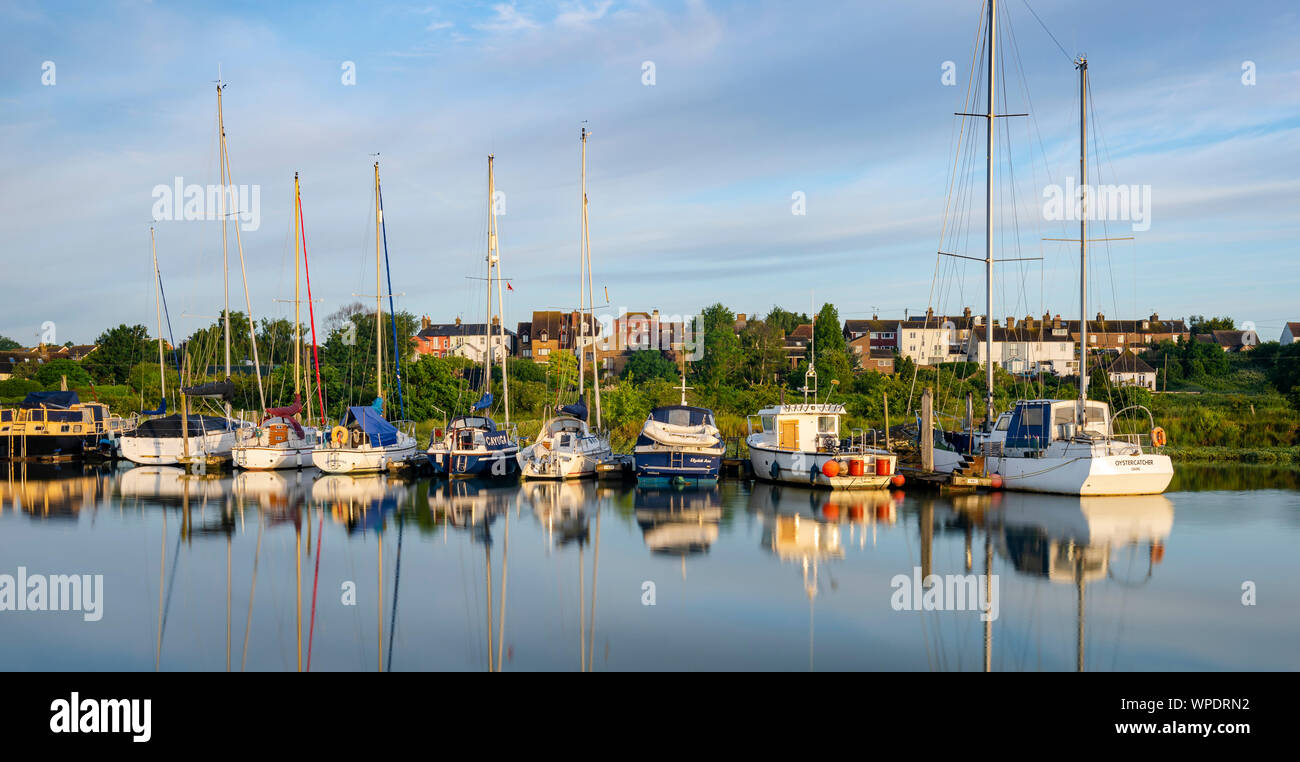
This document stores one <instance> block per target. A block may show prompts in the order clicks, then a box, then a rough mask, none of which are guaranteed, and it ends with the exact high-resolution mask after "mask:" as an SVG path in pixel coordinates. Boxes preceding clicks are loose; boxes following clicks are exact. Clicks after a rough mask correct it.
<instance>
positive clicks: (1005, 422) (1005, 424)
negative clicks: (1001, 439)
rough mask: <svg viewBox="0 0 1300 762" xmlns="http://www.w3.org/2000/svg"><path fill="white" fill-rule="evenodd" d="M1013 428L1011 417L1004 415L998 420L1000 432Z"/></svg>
mask: <svg viewBox="0 0 1300 762" xmlns="http://www.w3.org/2000/svg"><path fill="white" fill-rule="evenodd" d="M1010 427H1011V416H1009V415H1004V416H1001V417H999V418H998V431H1006V430H1007V429H1008V428H1010Z"/></svg>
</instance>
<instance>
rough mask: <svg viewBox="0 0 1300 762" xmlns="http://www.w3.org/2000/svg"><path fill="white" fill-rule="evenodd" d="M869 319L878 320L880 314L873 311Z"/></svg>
mask: <svg viewBox="0 0 1300 762" xmlns="http://www.w3.org/2000/svg"><path fill="white" fill-rule="evenodd" d="M871 319H872V320H879V319H880V316H879V315H877V314H876V313H874V312H873V313H871Z"/></svg>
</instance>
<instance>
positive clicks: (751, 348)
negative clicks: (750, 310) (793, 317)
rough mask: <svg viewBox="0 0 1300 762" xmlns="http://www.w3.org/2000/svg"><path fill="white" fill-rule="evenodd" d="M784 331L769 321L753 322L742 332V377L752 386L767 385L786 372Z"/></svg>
mask: <svg viewBox="0 0 1300 762" xmlns="http://www.w3.org/2000/svg"><path fill="white" fill-rule="evenodd" d="M783 339H784V331H783V330H782V329H781V328H780V327H779V326H778V325H777V324H776V323H771V322H768V321H767V320H751V321H749V322H748V324H746V326H745V329H744V330H743V331H741V332H740V351H741V357H742V364H741V370H740V372H741V375H742V376H743V377H744V379H745V380H746V381H748V382H749V383H751V384H766V383H768V382H770V381H771V380H772V374H773V373H776V372H778V371H785V370H786V367H787V366H786V359H785V342H784V341H783Z"/></svg>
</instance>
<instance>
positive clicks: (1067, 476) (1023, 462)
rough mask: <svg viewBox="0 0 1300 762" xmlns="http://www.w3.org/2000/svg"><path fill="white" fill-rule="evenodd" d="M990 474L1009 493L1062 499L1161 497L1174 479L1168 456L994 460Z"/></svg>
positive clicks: (1101, 456) (990, 465) (1143, 455)
mask: <svg viewBox="0 0 1300 762" xmlns="http://www.w3.org/2000/svg"><path fill="white" fill-rule="evenodd" d="M989 467H990V471H991V472H993V473H997V474H999V475H1000V476H1001V477H1002V483H1003V485H1004V486H1005V487H1006V488H1007V489H1014V490H1022V491H1025V492H1050V493H1056V494H1062V495H1158V494H1160V493H1161V492H1164V491H1165V489H1166V488H1167V487H1168V486H1169V482H1170V480H1172V479H1173V478H1174V466H1173V462H1172V461H1170V459H1169V456H1168V455H1155V454H1151V453H1144V454H1141V455H1094V456H1092V457H1082V458H1050V457H1049V458H1005V457H1003V458H994V459H993V460H992V461H991V462H990V464H989Z"/></svg>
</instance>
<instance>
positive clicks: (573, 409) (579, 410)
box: [560, 394, 587, 421]
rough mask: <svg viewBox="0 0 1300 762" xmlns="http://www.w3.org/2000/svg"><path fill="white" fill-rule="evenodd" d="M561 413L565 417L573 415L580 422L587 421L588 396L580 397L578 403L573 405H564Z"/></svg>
mask: <svg viewBox="0 0 1300 762" xmlns="http://www.w3.org/2000/svg"><path fill="white" fill-rule="evenodd" d="M560 412H561V413H562V414H564V415H571V416H573V417H574V418H577V419H578V420H580V421H585V420H587V396H586V395H585V394H584V395H579V397H578V401H577V402H575V403H573V404H572V405H564V406H563V407H561V408H560Z"/></svg>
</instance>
